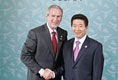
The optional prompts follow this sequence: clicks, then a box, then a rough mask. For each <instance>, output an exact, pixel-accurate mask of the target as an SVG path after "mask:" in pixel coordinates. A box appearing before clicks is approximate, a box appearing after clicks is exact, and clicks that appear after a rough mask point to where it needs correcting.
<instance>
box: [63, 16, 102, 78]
mask: <svg viewBox="0 0 118 80" xmlns="http://www.w3.org/2000/svg"><path fill="white" fill-rule="evenodd" d="M71 28H72V32H73V34H74V37H75V38H72V39H70V40H68V41H67V42H66V43H65V44H64V48H63V59H64V70H65V76H64V78H65V80H101V78H102V71H103V64H104V57H103V48H102V44H101V43H99V42H98V41H96V40H94V39H92V38H90V37H88V36H87V35H86V31H87V29H88V19H87V17H86V16H84V15H83V14H76V15H74V16H73V17H72V19H71Z"/></svg>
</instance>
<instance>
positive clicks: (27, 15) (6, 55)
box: [0, 0, 118, 80]
mask: <svg viewBox="0 0 118 80" xmlns="http://www.w3.org/2000/svg"><path fill="white" fill-rule="evenodd" d="M51 4H58V5H60V6H61V7H62V8H63V9H64V16H63V20H62V22H61V24H60V27H62V28H64V29H66V30H67V31H68V33H69V34H68V39H70V38H72V37H73V34H72V32H71V27H70V19H71V17H72V16H73V15H74V14H76V13H83V14H85V15H86V16H87V17H88V19H89V29H88V32H87V34H88V35H89V36H90V37H92V38H94V39H96V40H98V41H99V42H101V43H102V44H103V48H104V56H105V64H104V71H103V77H102V80H118V35H117V34H118V0H60V1H59V0H0V80H26V76H27V75H26V74H27V68H26V67H25V65H24V64H23V63H22V62H21V61H20V53H21V49H22V46H23V44H24V41H25V39H26V36H27V33H28V31H29V30H30V29H31V28H34V27H37V26H39V25H42V24H44V23H45V22H46V19H45V13H46V11H47V7H48V6H49V5H51Z"/></svg>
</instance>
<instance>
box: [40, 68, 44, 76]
mask: <svg viewBox="0 0 118 80" xmlns="http://www.w3.org/2000/svg"><path fill="white" fill-rule="evenodd" d="M39 74H40V76H43V74H44V69H43V68H41V69H40V70H39Z"/></svg>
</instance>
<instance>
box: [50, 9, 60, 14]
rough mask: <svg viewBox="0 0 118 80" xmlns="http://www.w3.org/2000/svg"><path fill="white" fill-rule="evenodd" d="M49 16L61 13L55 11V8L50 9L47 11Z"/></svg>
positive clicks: (58, 10) (57, 10)
mask: <svg viewBox="0 0 118 80" xmlns="http://www.w3.org/2000/svg"><path fill="white" fill-rule="evenodd" d="M49 14H60V15H61V14H62V11H61V10H60V9H56V8H51V9H50V10H49Z"/></svg>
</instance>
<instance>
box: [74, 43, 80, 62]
mask: <svg viewBox="0 0 118 80" xmlns="http://www.w3.org/2000/svg"><path fill="white" fill-rule="evenodd" d="M79 44H80V42H79V41H76V47H75V49H74V61H76V58H77V56H78V53H79Z"/></svg>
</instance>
